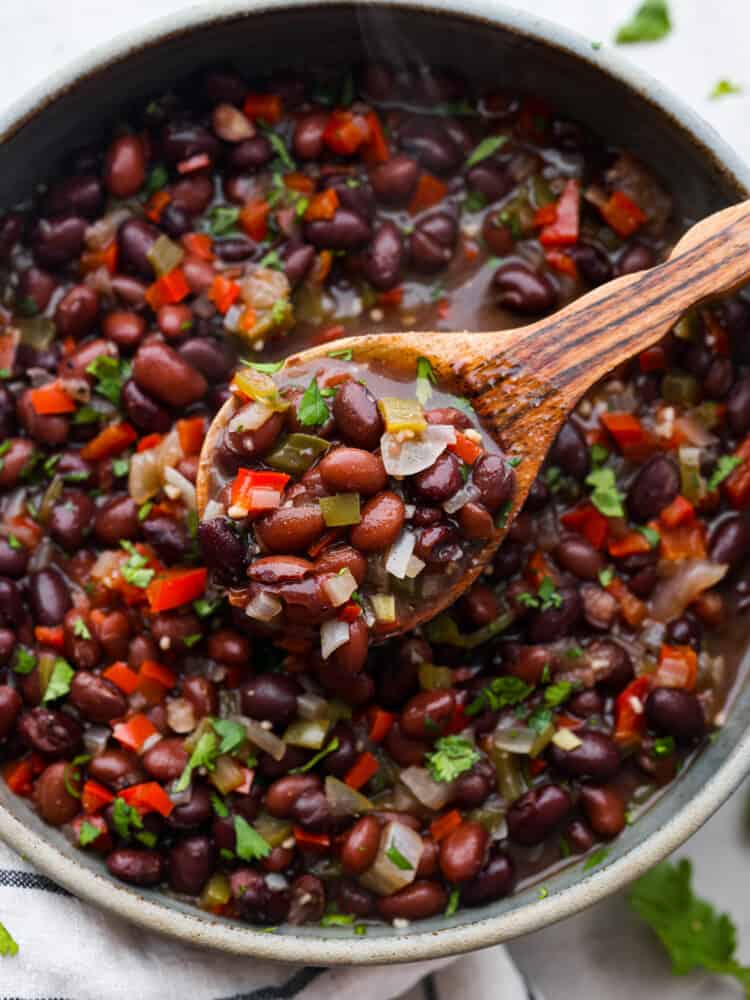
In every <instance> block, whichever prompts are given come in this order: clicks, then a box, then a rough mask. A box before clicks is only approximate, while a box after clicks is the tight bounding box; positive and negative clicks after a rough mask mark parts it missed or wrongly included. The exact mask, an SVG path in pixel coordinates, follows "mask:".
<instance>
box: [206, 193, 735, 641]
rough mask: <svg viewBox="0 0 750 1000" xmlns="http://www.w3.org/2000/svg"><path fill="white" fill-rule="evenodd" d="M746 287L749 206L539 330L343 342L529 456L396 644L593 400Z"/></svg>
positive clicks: (478, 567)
mask: <svg viewBox="0 0 750 1000" xmlns="http://www.w3.org/2000/svg"><path fill="white" fill-rule="evenodd" d="M748 278H750V201H745V202H742V203H741V204H739V205H735V206H733V207H731V208H727V209H724V210H723V211H721V212H717V213H715V214H714V215H711V216H709V218H707V219H704V220H703V221H701V222H699V223H698V224H697V225H695V226H693V227H692V228H691V229H689V230H688V232H687V233H686V234H685V235H684V236H683V237H682V239H681V240H680V241H679V242H678V243H677V245H676V246H675V247H674V249H673V251H672V253H671V254H670V256H669V259H668V260H667V261H665V262H664V263H663V264H659V265H658V266H656V267H653V268H651V269H650V270H648V271H640V272H638V273H637V274H627V275H624V276H623V277H621V278H617V279H616V280H614V281H610V282H608V283H607V284H605V285H601V286H600V287H599V288H596V289H594V291H592V292H589V293H588V294H587V295H584V296H583V297H581V298H579V299H577V300H576V301H575V302H572V303H571V304H570V305H569V306H567V307H566V308H565V309H562V310H560V312H557V313H555V314H554V315H553V316H550V317H548V318H546V319H543V320H541V321H539V322H538V323H532V324H530V325H529V326H525V327H521V328H515V329H511V330H501V331H499V332H497V333H468V332H465V333H384V334H377V335H371V336H361V337H349V338H346V339H344V340H337V341H336V342H335V350H336V351H337V352H338V351H339V350H346V349H348V350H350V351H351V352H352V357H353V360H354V361H361V362H367V363H376V364H377V365H378V366H379V367H380V368H381V370H384V371H385V372H387V371H388V370H389V368H390V370H392V371H398V372H403V371H404V370H408V371H414V372H416V364H417V359H418V358H419V357H424V358H427V359H428V360H429V361H430V363H431V365H432V367H433V369H434V371H435V374H436V376H437V380H438V384H440V383H441V382H445V383H446V384H448V385H452V386H453V391H455V392H457V393H460V394H461V395H463V396H465V397H466V398H467V399H468V400H469V401H470V402H471V405H472V406H473V408H474V410H475V411H476V413H477V414H478V415H479V417H480V419H481V421H482V423H483V424H484V427H485V428H486V429H487V431H488V432H489V433H490V434H491V435H492V436H493V437H494V438H495V440H496V441H497V442H498V443H499V444H500V446H501V447H502V448H503V449H504V450H505V451H506V452H509V453H511V454H514V455H517V456H521V457H522V461H521V462H520V464H519V465H518V467H517V468H516V490H515V495H514V497H513V501H512V507H511V510H510V511H509V513H508V516H507V518H506V519H505V523H504V527H503V529H502V530H501V531H499V532H498V534H497V535H496V536H495V537H494V538H493V539H492V540H491V541H490V542H488V543H487V544H486V545H485V546H484V547H483V548H482V550H481V551H480V552H479V554H478V556H477V558H476V562H474V563H473V565H472V566H471V568H470V569H468V570H467V571H466V572H465V573H463V574H462V575H460V576H458V577H456V578H455V579H452V578H451V579H450V586H446V588H445V590H444V591H443V592H442V593H441V594H439V595H438V596H436V597H435V599H434V601H433V602H431V603H430V604H429V606H424V607H419V608H418V609H417V611H416V612H415V613H414V615H413V616H412V617H410V618H409V619H408V620H406V621H404V620H400V621H399V622H398V627H397V628H394V630H393V632H391V633H389V634H397V633H399V632H405V631H408V630H410V629H412V628H414V626H416V625H419V624H421V623H422V622H424V621H427V620H428V619H430V618H432V617H434V615H436V614H438V613H439V612H440V611H443V610H444V609H445V608H447V607H449V606H450V605H451V604H453V603H454V602H455V601H456V599H457V598H458V597H459V596H460V595H461V593H463V591H464V590H466V589H467V587H469V586H470V585H471V583H472V582H473V581H474V580H475V579H476V578H477V577H478V576H479V574H480V573H481V572H482V569H483V568H484V566H485V565H486V564H487V562H488V561H489V560H490V559H492V557H493V555H494V553H495V551H496V549H497V546H498V545H499V544H500V542H501V541H502V539H503V537H504V536H505V534H506V533H507V530H508V527H509V526H510V524H511V523H512V521H513V518H514V517H515V516H516V514H517V513H518V511H519V510H520V509H521V507H522V506H523V504H524V501H525V499H526V496H527V494H528V492H529V489H530V488H531V485H532V483H533V482H534V479H535V478H536V475H537V473H538V471H539V468H540V467H541V465H542V462H543V461H544V458H545V455H546V454H547V452H548V450H549V448H550V446H551V445H552V443H553V442H554V440H555V437H556V436H557V433H558V431H559V430H560V428H561V426H562V424H563V422H564V421H565V418H566V417H567V415H568V414H569V413H570V411H571V410H572V409H573V407H574V406H575V404H576V402H577V401H578V400H579V399H580V398H581V396H582V395H583V394H584V393H585V392H586V390H587V389H589V388H590V387H591V386H592V385H593V384H594V383H595V382H597V381H598V380H599V379H600V378H601V377H602V376H603V375H606V373H607V372H609V371H611V370H612V369H613V368H616V367H617V366H618V365H620V364H622V363H623V362H624V361H627V360H628V359H629V358H632V357H634V356H635V355H637V354H639V353H640V352H641V351H643V350H645V349H646V348H648V347H651V346H653V345H654V344H656V343H657V342H658V341H659V340H660V339H661V338H662V337H663V336H664V335H665V334H666V333H668V331H669V330H670V329H671V327H672V326H673V325H674V323H675V322H676V321H677V320H678V319H679V317H680V316H681V314H682V313H684V312H685V310H687V309H690V308H691V307H693V306H696V305H698V304H699V303H701V302H704V301H705V300H706V299H709V298H712V297H714V296H717V295H720V294H724V293H726V292H729V291H731V290H732V289H735V288H736V287H737V286H739V285H741V284H742V283H743V282H744V281H746V280H748ZM332 349H333V345H331V344H325V345H322V346H320V347H314V348H311V349H310V350H306V351H303V352H301V353H299V354H296V355H293V356H292V357H291V358H289V359H288V361H287V364H289V363H293V364H297V363H300V362H305V363H306V362H309V361H313V360H315V359H317V358H321V359H322V358H325V357H327V355H328V353H329V352H330V351H331V350H332ZM233 411H234V404H233V401H232V400H229V401H228V402H227V403H225V404H224V406H223V407H222V408H221V409H220V410H219V412H218V413H217V414H216V417H215V418H214V421H213V423H212V425H211V427H210V428H209V431H208V434H207V436H206V439H205V442H204V444H203V450H202V452H201V456H200V465H199V470H198V477H197V493H198V507H199V511H200V512H201V514H202V512H203V510H204V509H205V506H206V503H207V502H208V499H209V495H210V493H209V490H210V478H211V477H210V471H211V467H212V465H213V461H214V453H215V451H216V447H217V445H218V443H219V441H220V438H221V434H222V432H223V430H224V427H225V426H226V424H227V421H228V420H229V418H230V417H231V415H232V413H233ZM447 583H448V580H446V584H447ZM381 637H384V633H383V632H380V631H379V633H378V638H381Z"/></svg>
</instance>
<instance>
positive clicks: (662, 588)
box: [651, 449, 729, 622]
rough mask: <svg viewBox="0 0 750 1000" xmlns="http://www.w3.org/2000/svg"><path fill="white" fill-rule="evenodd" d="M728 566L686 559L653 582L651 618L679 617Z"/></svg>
mask: <svg viewBox="0 0 750 1000" xmlns="http://www.w3.org/2000/svg"><path fill="white" fill-rule="evenodd" d="M680 451H682V449H680ZM728 569H729V567H728V566H727V565H725V564H723V563H713V562H709V561H708V560H707V559H686V560H685V561H684V562H683V563H680V565H679V566H678V568H677V571H676V572H675V573H674V574H673V575H672V576H670V577H669V578H668V579H666V580H662V581H660V582H659V583H658V584H657V585H656V589H655V591H654V594H653V597H652V598H651V616H652V618H655V619H656V621H658V622H670V621H672V619H673V618H679V616H680V615H681V614H682V613H683V611H684V610H685V608H686V607H687V606H688V604H690V603H692V601H694V600H695V598H696V597H698V595H699V594H701V593H702V592H703V591H704V590H708V588H709V587H713V586H714V585H715V584H717V583H718V582H719V580H721V579H723V578H724V577H725V576H726V574H727V570H728Z"/></svg>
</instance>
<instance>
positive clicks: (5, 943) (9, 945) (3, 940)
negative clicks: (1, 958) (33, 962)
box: [0, 924, 18, 956]
mask: <svg viewBox="0 0 750 1000" xmlns="http://www.w3.org/2000/svg"><path fill="white" fill-rule="evenodd" d="M17 954H18V944H17V942H16V941H14V939H13V936H12V935H11V933H10V931H9V930H8V928H7V927H5V926H4V925H3V924H0V955H7V956H13V955H17Z"/></svg>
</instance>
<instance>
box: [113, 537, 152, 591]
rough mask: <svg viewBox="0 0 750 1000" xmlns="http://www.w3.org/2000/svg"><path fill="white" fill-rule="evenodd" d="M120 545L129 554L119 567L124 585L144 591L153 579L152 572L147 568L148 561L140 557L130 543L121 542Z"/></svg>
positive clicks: (142, 556) (144, 557)
mask: <svg viewBox="0 0 750 1000" xmlns="http://www.w3.org/2000/svg"><path fill="white" fill-rule="evenodd" d="M120 545H121V546H122V547H123V548H124V549H125V551H126V552H127V553H129V556H128V558H127V559H126V560H125V562H124V563H122V564H121V566H120V575H121V576H122V578H123V580H125V581H126V583H129V584H131V585H132V586H133V587H139V588H140V589H141V590H145V589H146V587H148V585H149V584H150V583H151V581H152V580H153V578H154V570H152V569H150V568H149V567H148V559H147V558H146V556H144V555H141V553H140V552H139V551H138V550H137V549H136V547H135V545H133V543H132V542H127V541H123V542H120Z"/></svg>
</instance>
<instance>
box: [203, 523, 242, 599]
mask: <svg viewBox="0 0 750 1000" xmlns="http://www.w3.org/2000/svg"><path fill="white" fill-rule="evenodd" d="M198 541H199V542H200V545H201V549H202V551H203V558H204V559H205V561H206V563H207V565H208V567H209V568H210V569H211V570H212V571H213V572H214V573H216V574H217V575H218V576H219V577H220V579H221V580H223V581H224V582H225V583H237V582H238V581H239V580H240V579H241V577H242V574H243V570H244V567H245V546H244V544H243V542H242V540H241V539H240V538H239V537H238V536H237V535H236V534H235V533H234V532H233V531H232V529H231V527H230V526H229V522H228V521H227V519H226V518H223V517H217V518H214V519H213V520H211V521H201V523H200V525H199V527H198Z"/></svg>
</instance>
